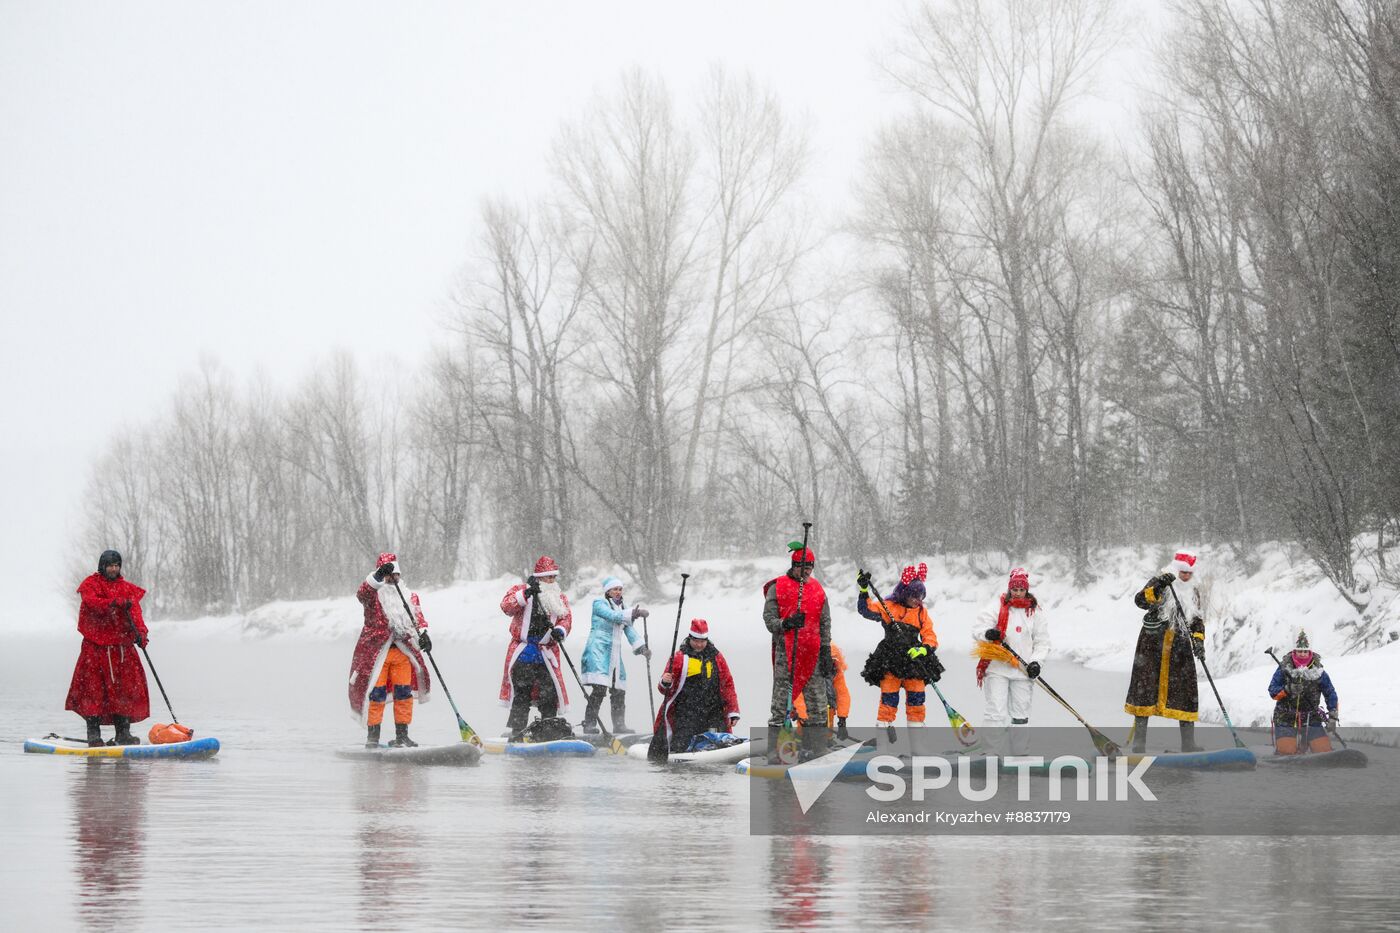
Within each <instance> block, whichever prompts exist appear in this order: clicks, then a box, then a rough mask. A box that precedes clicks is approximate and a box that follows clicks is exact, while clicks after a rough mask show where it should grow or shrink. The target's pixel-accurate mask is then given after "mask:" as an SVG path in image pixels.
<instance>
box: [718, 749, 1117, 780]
mask: <svg viewBox="0 0 1400 933" xmlns="http://www.w3.org/2000/svg"><path fill="white" fill-rule="evenodd" d="M885 757H893V758H900V760H901V761H903V762H905V763H906V765H907V762H908V759H907V758H901V757H900V756H898V755H890V753H889V752H888V751H882V750H877V749H870V748H866V749H862V750H860V751H859V752H856V754H855V755H853V756H852V757H851V759H850V760H849V761H847V762H846V763H845V764H844V765H842V767H841V770H840V771H839V772H838V773H837V775H836V778H846V779H849V778H863V777H866V765H867V764H868V763H869V762H870V759H872V758H885ZM939 757H942V758H943V759H944V760H945V761H947V762H948V766H949V772H950V773H952V774H957V773H960V772H961V771H962V770H963V769H964V768H966V769H967V773H968V774H972V775H979V774H986V773H987V758H985V757H984V756H982V755H965V754H960V753H958V752H952V751H950V752H947V753H945V754H943V755H941V756H939ZM1053 761H1054V762H1056V763H1055V764H1053V765H1052V760H1046V761H1043V762H1041V763H1040V764H1031V765H1018V764H1015V763H1012V762H1006V761H1000V762H999V763H998V767H997V772H998V773H1000V774H1019V773H1020V771H1021V770H1022V769H1023V768H1024V769H1025V770H1026V771H1027V773H1029V774H1032V775H1039V776H1042V777H1044V776H1047V775H1050V774H1052V773H1057V772H1058V773H1060V774H1064V775H1069V776H1073V775H1074V774H1076V773H1078V772H1079V771H1080V769H1082V770H1083V772H1084V773H1086V774H1087V773H1089V772H1092V771H1093V770H1094V763H1093V762H1092V761H1090V760H1089V759H1087V758H1080V757H1079V756H1077V755H1061V756H1058V757H1057V758H1055V759H1053ZM794 767H797V766H796V765H782V764H769V763H767V762H766V761H764V760H763V759H762V758H750V759H747V760H744V761H740V762H739V763H738V766H737V767H736V768H735V770H736V771H738V772H739V773H740V774H745V775H748V776H749V777H761V778H785V777H787V776H788V771H790V770H791V769H792V768H794Z"/></svg>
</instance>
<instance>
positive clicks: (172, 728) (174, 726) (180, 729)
mask: <svg viewBox="0 0 1400 933" xmlns="http://www.w3.org/2000/svg"><path fill="white" fill-rule="evenodd" d="M149 738H150V740H151V744H152V745H169V744H171V743H172V742H188V741H189V740H190V739H192V738H194V730H193V729H191V728H190V727H189V726H182V725H180V724H179V723H178V722H174V723H171V724H169V725H166V724H165V723H163V722H158V723H156V724H155V725H154V726H151V734H150V736H149Z"/></svg>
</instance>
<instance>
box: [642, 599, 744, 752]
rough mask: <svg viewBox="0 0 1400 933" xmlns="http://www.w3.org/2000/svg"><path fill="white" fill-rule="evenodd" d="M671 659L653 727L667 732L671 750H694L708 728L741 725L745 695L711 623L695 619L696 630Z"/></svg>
mask: <svg viewBox="0 0 1400 933" xmlns="http://www.w3.org/2000/svg"><path fill="white" fill-rule="evenodd" d="M687 636H688V637H687V638H686V640H685V641H684V642H682V643H681V646H680V648H678V649H677V650H676V653H675V654H674V655H672V656H671V660H670V661H668V662H667V663H666V670H665V671H664V672H662V674H661V682H660V683H659V684H658V685H657V687H656V689H657V690H659V691H661V695H662V696H664V697H665V698H666V700H665V702H663V703H662V704H661V709H659V710H657V711H656V722H655V723H654V724H653V728H654V731H655V734H656V735H658V736H659V735H663V734H664V735H665V737H666V745H667V750H668V751H670V752H672V753H676V752H684V751H688V750H689V749H690V743H691V740H692V739H694V738H695V736H697V735H700V734H701V733H702V732H730V733H732V732H733V731H734V730H735V728H737V727H738V724H739V697H738V694H736V693H735V692H734V676H733V675H732V674H730V673H729V662H728V661H726V660H725V659H724V655H722V654H720V653H719V649H718V648H716V647H715V646H714V645H713V644H711V643H710V624H709V623H708V622H706V621H705V620H704V619H691V620H690V631H689V632H688V633H687Z"/></svg>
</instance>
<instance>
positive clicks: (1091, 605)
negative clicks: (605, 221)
mask: <svg viewBox="0 0 1400 933" xmlns="http://www.w3.org/2000/svg"><path fill="white" fill-rule="evenodd" d="M1254 556H1255V557H1256V561H1255V563H1256V567H1257V569H1254V571H1253V572H1252V573H1250V572H1248V571H1246V570H1245V569H1244V568H1242V567H1240V566H1239V565H1238V564H1237V563H1236V562H1235V561H1234V560H1233V558H1231V557H1230V556H1229V555H1228V552H1227V551H1224V550H1221V551H1214V552H1212V551H1210V550H1206V551H1204V553H1203V557H1202V561H1203V564H1204V570H1203V573H1202V585H1201V589H1202V594H1203V596H1204V598H1205V600H1206V631H1207V656H1206V658H1207V663H1208V664H1209V665H1210V669H1211V673H1212V674H1213V675H1214V677H1215V680H1216V684H1217V686H1218V687H1219V688H1220V691H1221V694H1222V696H1223V697H1224V698H1225V701H1226V704H1227V705H1228V707H1229V709H1230V715H1231V718H1232V720H1233V721H1234V722H1235V724H1236V725H1237V726H1241V727H1243V726H1247V725H1255V726H1258V725H1265V724H1267V722H1268V720H1269V715H1270V713H1271V711H1272V706H1273V704H1272V701H1271V700H1270V699H1269V698H1268V697H1267V695H1266V691H1265V686H1266V685H1267V683H1268V680H1269V677H1270V676H1271V674H1272V670H1273V666H1274V664H1273V662H1272V661H1271V660H1270V659H1269V658H1268V657H1267V655H1265V654H1264V650H1265V649H1266V648H1269V647H1272V648H1274V649H1276V650H1278V649H1281V648H1285V647H1288V646H1291V645H1292V644H1293V640H1294V638H1295V637H1296V633H1297V630H1298V629H1299V628H1300V627H1302V628H1306V629H1307V631H1308V635H1309V638H1310V639H1311V641H1312V644H1313V646H1314V647H1315V648H1316V650H1317V651H1318V652H1319V653H1320V654H1321V655H1322V657H1323V658H1324V661H1325V663H1326V664H1327V667H1328V669H1329V670H1330V671H1331V672H1332V676H1333V679H1334V681H1335V682H1336V684H1337V688H1338V690H1339V691H1340V693H1341V696H1342V702H1341V713H1342V722H1343V724H1344V725H1348V726H1351V725H1355V726H1363V725H1370V726H1377V727H1384V726H1389V725H1391V724H1393V723H1395V722H1396V720H1397V717H1396V716H1395V712H1394V704H1393V702H1392V701H1391V700H1390V697H1389V689H1388V683H1389V680H1390V674H1389V666H1390V664H1391V663H1394V662H1396V661H1400V641H1397V640H1396V639H1397V637H1400V595H1398V594H1397V593H1396V592H1395V591H1394V590H1393V589H1390V588H1388V587H1387V586H1386V585H1384V584H1381V583H1374V584H1372V588H1371V590H1370V595H1371V602H1370V604H1369V606H1368V607H1367V610H1366V611H1365V612H1364V613H1358V612H1357V611H1356V609H1355V608H1354V607H1352V606H1351V605H1350V604H1349V603H1348V602H1347V601H1346V600H1345V599H1343V598H1342V597H1341V595H1340V594H1339V593H1338V592H1337V591H1336V589H1335V588H1334V587H1333V586H1332V585H1331V584H1330V583H1329V582H1328V581H1327V580H1326V579H1325V578H1324V577H1323V576H1322V575H1321V573H1319V572H1318V571H1317V570H1316V569H1315V567H1313V565H1312V564H1311V562H1309V561H1307V560H1306V559H1305V558H1304V557H1303V556H1302V554H1301V551H1300V550H1299V549H1298V548H1296V547H1293V546H1289V545H1282V544H1269V545H1266V546H1263V547H1261V548H1259V549H1257V551H1256V553H1255V555H1254ZM1165 559H1166V549H1164V548H1139V549H1130V548H1117V549H1112V550H1108V551H1102V552H1098V553H1097V554H1096V555H1095V559H1094V565H1095V568H1096V571H1097V577H1096V579H1095V580H1094V581H1093V582H1091V583H1090V584H1088V585H1087V586H1085V587H1082V588H1076V587H1074V586H1073V583H1072V580H1071V574H1070V564H1069V561H1068V559H1067V558H1065V557H1064V556H1062V555H1051V554H1033V555H1031V557H1030V559H1029V560H1028V561H1027V566H1028V567H1029V568H1030V570H1031V580H1032V587H1033V589H1034V591H1035V592H1036V594H1037V595H1038V597H1039V599H1040V600H1041V602H1042V605H1043V606H1044V607H1045V609H1046V611H1047V613H1048V614H1049V624H1050V633H1051V641H1052V650H1051V657H1052V658H1057V659H1062V660H1068V661H1072V662H1075V663H1077V664H1080V665H1083V666H1084V667H1086V668H1088V669H1090V670H1096V671H1104V672H1123V673H1126V672H1127V671H1128V670H1129V669H1130V668H1131V666H1132V655H1133V649H1134V645H1135V643H1136V640H1137V636H1138V630H1139V626H1138V622H1139V620H1140V618H1141V612H1140V611H1139V610H1138V609H1137V608H1136V607H1135V606H1134V605H1133V603H1132V597H1133V594H1134V593H1135V592H1136V591H1137V589H1138V587H1140V586H1141V585H1142V584H1143V582H1144V581H1145V580H1146V579H1147V578H1148V577H1149V576H1151V575H1152V574H1153V573H1155V572H1157V570H1158V568H1160V567H1161V566H1162V565H1163V564H1164V563H1165ZM1001 563H1003V559H1002V558H1001V557H999V556H997V555H993V554H964V555H951V556H944V557H940V558H935V559H932V560H930V561H929V579H928V591H929V595H928V602H927V605H928V606H929V607H930V610H931V612H932V614H933V618H934V624H935V628H936V629H937V632H938V637H939V642H940V653H941V654H942V655H943V656H944V658H945V659H952V660H957V659H961V658H963V657H964V656H965V655H966V653H967V652H969V651H970V650H971V648H972V628H973V626H974V622H975V618H976V615H977V613H978V612H979V610H981V609H983V608H984V607H985V606H987V605H988V604H990V602H991V601H992V600H993V599H994V598H995V596H996V594H997V593H998V592H999V590H1000V587H1002V586H1003V585H1004V576H1003V574H1004V573H1005V571H1004V570H1003V569H1002V568H1001V567H1000V564H1001ZM784 567H785V563H784V561H783V560H782V559H781V558H771V557H765V558H755V559H747V560H745V559H736V560H709V561H695V562H690V563H686V564H684V565H683V567H682V569H684V570H686V571H687V572H688V573H690V574H691V577H690V581H689V583H688V586H687V589H686V606H685V610H684V615H685V618H686V619H689V618H693V617H703V618H706V619H708V620H709V621H710V624H711V626H712V627H714V630H715V631H716V632H717V635H716V637H717V638H719V639H720V643H721V644H723V645H725V646H726V650H756V651H761V650H762V649H763V648H764V647H765V646H766V644H767V642H768V635H767V632H766V631H765V630H764V629H763V627H762V625H761V624H759V623H758V614H759V612H760V608H761V605H762V597H761V587H762V585H763V583H764V582H765V581H766V580H768V579H770V578H772V577H773V576H775V575H777V574H779V573H781V572H782V570H783V569H784ZM818 569H819V574H818V576H819V577H820V578H821V579H822V580H823V581H824V583H825V585H826V588H827V591H828V593H829V594H830V597H831V599H832V605H833V625H834V633H835V639H836V640H837V642H838V643H839V644H841V645H842V647H843V648H844V649H845V651H846V653H847V656H848V659H850V658H859V657H861V656H862V655H863V653H864V652H866V651H868V650H870V649H871V648H873V647H874V644H875V641H876V640H877V635H878V633H877V632H876V631H875V630H874V629H873V628H872V627H871V626H870V625H868V624H866V623H864V622H862V621H861V620H859V619H858V618H857V616H856V613H855V611H854V596H855V587H854V583H853V582H851V581H852V580H853V579H854V576H855V571H856V568H855V567H854V566H851V565H847V564H844V563H841V562H834V563H833V562H824V563H822V564H819V568H818ZM619 572H620V568H615V567H614V568H583V569H582V570H581V571H579V572H576V573H573V574H569V575H567V576H566V580H565V582H566V584H567V587H568V591H569V593H570V598H571V601H572V603H573V605H574V607H575V632H576V637H578V638H580V639H581V638H582V637H584V636H585V634H586V627H587V606H588V604H589V603H590V602H591V600H592V599H593V598H594V597H595V596H596V595H597V592H596V588H597V581H598V580H599V579H601V578H602V577H603V576H604V575H606V574H609V573H619ZM677 572H679V571H677ZM896 573H897V568H896V567H891V566H881V567H879V568H878V569H877V571H876V586H877V587H881V588H882V589H885V590H888V589H889V587H890V585H891V584H892V582H893V578H894V576H895V574H896ZM624 578H625V575H624ZM354 582H355V583H358V581H354ZM514 582H515V581H514V580H513V579H512V578H510V577H505V576H502V577H498V578H495V579H490V580H474V581H464V582H459V583H455V584H453V585H452V586H448V587H442V588H437V589H423V590H421V591H420V592H421V595H422V599H423V606H424V611H425V613H426V615H427V618H428V620H429V624H430V626H431V630H432V632H433V638H434V640H435V641H438V642H447V643H463V644H477V645H490V646H495V645H497V644H499V643H500V641H501V638H502V636H503V633H504V624H505V623H504V616H503V615H502V614H501V612H500V608H499V605H500V599H501V596H502V595H503V594H504V593H505V591H506V590H507V589H508V588H509V587H510V586H511V585H512V584H513V583H514ZM347 589H348V590H350V591H351V594H352V593H353V586H350V585H347ZM676 591H678V587H676V588H673V589H670V590H668V591H667V592H665V593H662V594H659V595H658V596H656V597H655V598H653V597H650V596H649V595H648V594H646V593H641V592H639V588H638V587H635V586H633V587H631V588H630V589H629V591H628V602H629V604H636V603H642V604H645V605H648V606H650V607H652V608H653V609H654V610H655V611H654V612H653V614H652V617H651V619H650V620H649V624H650V630H651V638H652V640H653V643H657V642H662V643H665V642H669V640H670V634H671V629H672V626H673V624H674V622H675V611H676V608H675V607H676V603H675V594H676ZM351 594H347V595H346V596H343V597H335V598H329V599H319V600H301V601H278V602H272V603H267V604H265V605H262V606H259V607H257V608H256V609H252V610H250V611H248V612H244V613H238V614H229V615H220V616H204V617H199V618H191V619H180V620H164V619H154V620H152V624H153V634H154V635H155V637H156V638H157V639H161V638H166V637H171V638H180V639H184V638H194V637H198V638H201V639H209V638H215V639H256V640H266V639H269V638H272V639H284V638H285V639H306V640H338V639H348V638H352V637H354V636H355V635H356V634H357V633H358V630H359V625H360V618H361V613H360V607H359V604H358V603H357V602H356V601H355V598H354V596H353V595H351ZM1363 630H1364V631H1368V632H1371V633H1379V634H1378V635H1376V634H1373V635H1372V640H1375V638H1377V637H1379V638H1388V639H1390V640H1389V641H1387V642H1385V643H1383V644H1381V645H1380V646H1379V647H1372V648H1370V649H1369V650H1364V651H1353V650H1351V646H1352V644H1353V643H1354V641H1355V639H1356V637H1357V633H1358V632H1359V631H1363ZM49 631H52V632H54V633H55V634H57V633H58V632H63V633H65V634H66V633H67V632H68V626H67V625H66V624H65V625H61V626H56V627H54V628H51V629H49ZM945 663H947V661H946V660H945ZM855 666H857V667H858V662H857V663H856V665H855ZM1201 718H1202V720H1203V721H1207V722H1216V723H1218V722H1221V721H1222V720H1221V718H1220V713H1219V709H1218V707H1217V705H1216V703H1215V700H1214V697H1213V696H1212V695H1211V694H1210V690H1209V687H1208V685H1207V684H1206V682H1205V678H1204V677H1202V678H1201Z"/></svg>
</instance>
